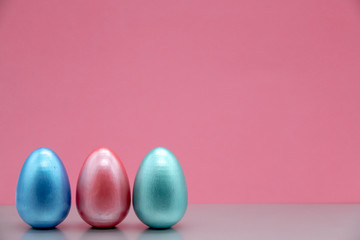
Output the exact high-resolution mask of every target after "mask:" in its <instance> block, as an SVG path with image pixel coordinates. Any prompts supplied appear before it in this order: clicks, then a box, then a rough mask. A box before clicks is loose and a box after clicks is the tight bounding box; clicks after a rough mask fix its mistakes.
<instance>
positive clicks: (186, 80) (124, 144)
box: [0, 0, 360, 204]
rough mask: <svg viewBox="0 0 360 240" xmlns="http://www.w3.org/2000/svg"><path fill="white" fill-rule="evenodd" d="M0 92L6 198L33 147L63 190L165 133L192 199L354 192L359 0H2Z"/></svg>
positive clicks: (135, 159)
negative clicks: (59, 165)
mask: <svg viewBox="0 0 360 240" xmlns="http://www.w3.org/2000/svg"><path fill="white" fill-rule="evenodd" d="M0 107H1V109H0V161H1V166H0V204H14V203H15V189H16V182H17V178H18V175H19V172H20V169H21V166H22V164H23V162H24V160H25V159H26V157H27V156H28V155H29V154H30V153H31V152H32V151H33V150H34V149H35V148H38V147H40V146H47V147H50V148H52V149H53V150H54V151H56V152H57V153H58V155H59V156H60V157H61V159H62V160H63V162H64V164H65V166H66V168H67V170H68V174H69V177H70V181H71V187H72V192H73V195H74V190H75V186H76V181H77V176H78V173H79V170H80V168H81V165H82V163H83V161H84V159H85V158H86V157H87V155H88V154H89V153H90V152H91V151H92V150H93V149H94V148H97V147H99V146H107V147H110V148H111V149H113V150H114V151H115V152H116V153H117V154H118V155H119V156H120V158H121V159H122V161H123V163H124V165H125V167H126V169H127V171H128V175H129V178H130V182H131V183H132V182H133V180H134V177H135V174H136V170H137V167H138V166H139V164H140V162H141V160H142V158H143V157H144V156H145V155H146V153H147V152H148V151H150V150H151V149H152V148H154V147H157V146H164V147H167V148H169V149H170V150H172V151H173V152H174V153H175V155H176V156H177V157H178V159H179V160H180V162H181V164H182V166H183V168H184V171H185V175H186V177H187V182H188V187H189V201H190V203H298V202H305V203H312V202H359V201H360V174H359V173H360V1H355V0H326V1H325V0H321V1H320V0H302V1H288V0H273V1H239V0H233V1H230V0H221V1H220V0H217V1H211V0H184V1H177V0H152V1H148V0H144V1H134V0H113V1H85V0H82V1H80V0H61V1H60V0H57V1H53V0H50V1H26V0H23V1H19V0H0ZM73 197H74V196H73Z"/></svg>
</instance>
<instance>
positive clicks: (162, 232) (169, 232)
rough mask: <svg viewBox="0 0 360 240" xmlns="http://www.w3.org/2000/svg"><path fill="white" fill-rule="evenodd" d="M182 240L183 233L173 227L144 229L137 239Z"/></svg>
mask: <svg viewBox="0 0 360 240" xmlns="http://www.w3.org/2000/svg"><path fill="white" fill-rule="evenodd" d="M167 239H171V240H182V239H183V237H182V235H181V234H180V233H179V232H178V231H176V230H175V229H173V228H168V229H153V228H149V229H146V230H144V231H143V232H142V233H141V235H140V236H139V237H138V239H137V240H167Z"/></svg>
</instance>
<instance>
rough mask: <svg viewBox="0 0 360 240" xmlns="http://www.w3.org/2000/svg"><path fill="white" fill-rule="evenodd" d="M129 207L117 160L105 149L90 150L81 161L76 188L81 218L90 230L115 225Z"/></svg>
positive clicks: (127, 190)
mask: <svg viewBox="0 0 360 240" xmlns="http://www.w3.org/2000/svg"><path fill="white" fill-rule="evenodd" d="M130 204H131V194H130V185H129V179H128V176H127V173H126V170H125V167H124V165H123V164H122V162H121V161H120V159H119V158H118V157H117V156H116V155H115V153H114V152H112V151H111V150H110V149H108V148H99V149H97V150H95V151H93V152H92V153H91V154H90V155H89V157H88V158H87V159H86V160H85V162H84V165H83V167H82V170H81V172H80V175H79V179H78V183H77V188H76V206H77V209H78V212H79V214H80V216H81V217H82V219H83V220H84V221H85V222H87V223H88V224H90V225H91V226H94V227H99V228H107V227H113V226H115V225H117V224H119V223H120V222H121V221H122V220H123V219H124V218H125V217H126V215H127V214H128V212H129V209H130Z"/></svg>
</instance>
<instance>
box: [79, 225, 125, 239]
mask: <svg viewBox="0 0 360 240" xmlns="http://www.w3.org/2000/svg"><path fill="white" fill-rule="evenodd" d="M80 239H81V240H99V239H101V240H126V236H125V234H124V233H123V232H122V231H121V230H120V229H118V228H105V229H99V228H90V229H88V230H87V231H86V232H85V233H84V234H83V235H82V236H81V238H80Z"/></svg>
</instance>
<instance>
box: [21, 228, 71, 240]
mask: <svg viewBox="0 0 360 240" xmlns="http://www.w3.org/2000/svg"><path fill="white" fill-rule="evenodd" d="M21 239H22V240H48V239H52V240H66V237H65V235H64V234H63V232H62V231H61V230H59V229H57V228H49V229H38V228H30V229H28V230H27V231H26V232H25V233H24V235H23V236H22V238H21Z"/></svg>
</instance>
